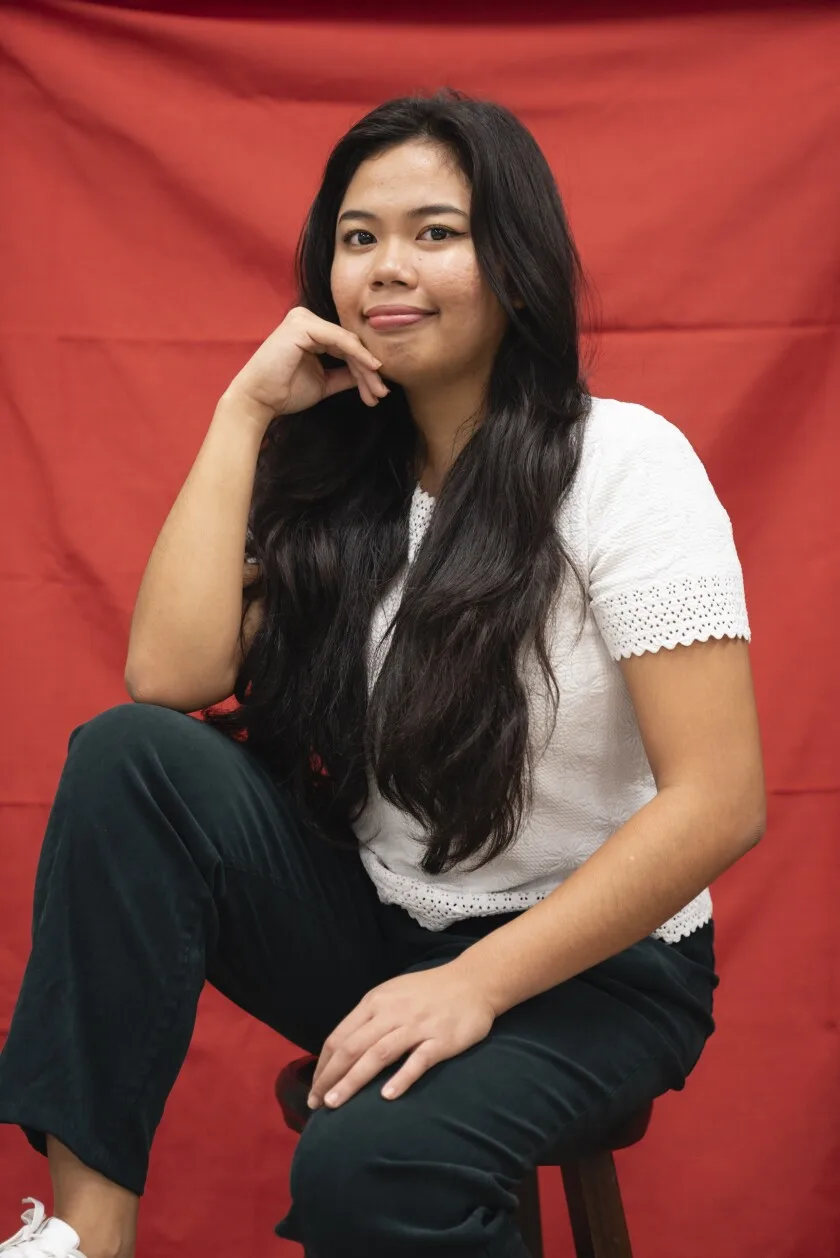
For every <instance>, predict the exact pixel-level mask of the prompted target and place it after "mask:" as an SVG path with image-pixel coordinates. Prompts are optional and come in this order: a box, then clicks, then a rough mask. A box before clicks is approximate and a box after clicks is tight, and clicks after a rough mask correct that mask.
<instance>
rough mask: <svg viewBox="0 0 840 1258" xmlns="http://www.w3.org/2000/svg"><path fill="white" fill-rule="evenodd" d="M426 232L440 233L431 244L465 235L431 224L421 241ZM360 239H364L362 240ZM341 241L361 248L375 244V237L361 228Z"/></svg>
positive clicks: (347, 233)
mask: <svg viewBox="0 0 840 1258" xmlns="http://www.w3.org/2000/svg"><path fill="white" fill-rule="evenodd" d="M427 232H440V233H441V234H440V235H438V236H433V237H432V242H433V243H434V242H441V241H444V240H448V239H449V238H450V237H455V236H463V235H464V234H465V233H464V232H456V231H455V229H454V228H452V227H442V226H441V225H440V224H439V223H433V224H432V225H431V226H430V227H424V228H423V230H422V232H421V233H420V238H421V239H422V238H423V236H425V235H426V233H427ZM362 237H364V238H365V239H362ZM341 239H342V241H343V243H344V244H345V245H359V246H361V247H362V248H364V247H365V246H367V245H371V244H375V242H376V237H375V236H374V235H373V233H372V232H369V231H365V229H364V228H363V227H355V228H354V229H353V231H349V232H346V233H345V234H344V235H343V236H342V238H341Z"/></svg>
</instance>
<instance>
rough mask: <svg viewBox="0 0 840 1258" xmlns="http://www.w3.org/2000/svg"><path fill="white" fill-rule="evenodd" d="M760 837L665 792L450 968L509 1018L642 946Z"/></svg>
mask: <svg viewBox="0 0 840 1258" xmlns="http://www.w3.org/2000/svg"><path fill="white" fill-rule="evenodd" d="M760 837H761V828H760V826H759V824H758V823H757V822H756V823H755V824H753V823H752V822H751V821H747V820H745V819H744V818H742V817H736V818H733V816H732V815H730V813H729V812H727V811H726V810H725V809H723V808H717V809H716V808H715V806H714V805H710V804H709V803H707V802H706V800H705V799H702V800H701V799H700V798H698V796H697V794H696V793H695V792H693V791H690V790H688V789H685V790H683V789H681V788H679V787H672V788H670V789H666V790H663V791H660V793H659V794H658V795H656V797H655V798H654V799H653V800H651V802H650V803H649V804H646V805H645V806H644V807H643V808H641V809H640V810H639V811H638V812H637V813H635V814H634V816H633V817H631V818H630V820H629V821H627V822H626V823H625V824H624V825H623V826H621V827H620V828H619V829H618V830H616V832H615V833H614V834H613V835H612V836H611V837H610V838H609V839H608V840H607V841H606V843H604V844H603V846H602V847H600V848H599V849H598V851H597V852H595V854H594V855H593V856H591V857H590V858H589V860H587V861H586V862H585V864H583V865H582V866H581V867H580V868H579V869H577V870H576V871H575V873H574V874H572V875H571V877H570V878H568V879H567V880H566V882H564V883H562V884H561V885H560V886H559V887H557V888H556V889H555V890H554V891H553V892H551V894H550V895H548V896H547V897H546V898H545V899H544V900H542V901H541V902H540V903H539V904H536V905H534V906H533V908H530V909H528V910H527V911H526V912H524V913H522V914H521V915H520V916H519V917H518V918H517V919H516V920H514V921H513V922H509V923H508V924H507V925H505V926H502V927H500V928H499V929H498V930H495V931H493V932H492V933H491V934H490V935H486V936H485V937H484V938H483V939H481V940H479V941H478V942H477V943H475V944H473V945H472V947H470V948H468V949H467V950H466V951H465V952H464V953H462V954H461V956H460V957H459V958H458V959H457V960H456V961H454V962H452V964H453V965H455V966H456V967H457V968H458V969H459V970H461V971H462V972H463V973H465V974H469V975H470V977H471V979H472V980H473V981H474V982H476V983H478V984H479V985H480V986H481V987H482V989H483V990H484V991H485V993H486V995H487V997H488V999H489V1000H490V1002H491V1004H492V1005H493V1008H494V1009H495V1010H496V1013H497V1014H499V1013H503V1012H504V1011H505V1010H506V1009H510V1008H511V1007H512V1006H513V1005H517V1004H519V1003H520V1001H523V1000H527V999H528V998H529V997H530V996H535V995H537V994H538V993H539V992H543V991H547V990H548V988H550V987H554V986H556V985H557V984H558V983H563V982H565V980H566V979H568V978H572V977H573V976H574V975H575V974H580V973H581V972H582V971H583V970H587V969H589V968H590V967H591V966H593V965H597V964H598V963H599V962H601V961H604V960H606V959H607V957H611V956H615V955H616V953H618V952H621V951H623V949H625V948H629V947H630V946H631V945H632V944H634V943H637V942H638V941H639V940H640V939H644V938H645V937H646V936H647V935H649V934H651V932H652V931H654V930H656V929H657V927H659V926H661V925H662V923H663V922H666V921H667V920H668V918H669V917H672V916H673V915H674V914H675V913H676V912H678V911H679V910H680V909H681V908H683V907H684V906H685V905H686V904H688V903H689V902H690V901H691V900H692V899H693V898H694V897H695V896H696V895H699V893H700V892H701V891H702V890H703V888H704V887H706V886H708V885H709V883H711V882H712V881H714V879H715V878H716V877H718V876H719V875H720V874H722V873H723V872H724V870H726V869H728V868H729V866H730V865H733V864H734V863H735V862H736V861H737V860H738V859H739V858H740V857H741V856H743V855H744V854H745V853H746V852H747V851H748V850H749V849H750V848H751V847H752V846H754V844H755V843H756V842H757V841H758V839H759V838H760Z"/></svg>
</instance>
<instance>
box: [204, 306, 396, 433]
mask: <svg viewBox="0 0 840 1258" xmlns="http://www.w3.org/2000/svg"><path fill="white" fill-rule="evenodd" d="M324 353H328V354H332V355H333V356H334V357H336V358H343V359H344V361H345V363H346V366H344V367H336V368H335V369H333V370H325V369H324V367H323V366H322V364H321V362H320V361H319V359H318V357H317V355H318V354H324ZM381 366H382V363H381V362H380V361H379V359H378V358H375V357H374V356H373V354H371V352H370V350H368V349H366V348H365V346H364V345H363V344H362V342H361V341H360V339H359V337H358V336H357V335H356V333H355V332H349V331H348V330H347V328H342V327H340V326H339V324H337V323H329V322H328V321H327V320H326V319H321V318H319V316H318V315H316V314H313V313H312V311H311V310H307V309H306V308H305V307H303V306H295V308H294V309H293V310H290V311H289V313H288V314H287V315H286V317H285V319H284V320H283V322H282V323H281V324H280V325H279V326H278V327H276V328H275V329H274V331H273V332H272V333H271V334H270V335H269V336H268V337H267V338H266V339H265V340H264V341H263V343H262V345H261V346H260V347H259V349H258V350H257V351H256V353H255V354H254V355H253V357H252V358H250V359H249V360H248V362H247V363H246V364H245V366H244V367H243V368H242V370H241V371H240V372H239V373H238V374H237V375H236V376H235V377H234V378H233V380H232V381H231V382H230V384H229V385H228V387H227V389H226V390H225V396H226V397H227V398H231V397H233V398H236V399H237V400H238V401H242V402H244V403H245V404H246V405H247V406H248V407H249V408H251V410H252V411H253V412H254V413H255V414H256V415H258V416H259V417H260V419H261V420H263V421H264V422H265V425H266V427H267V426H268V424H269V423H270V422H271V420H272V419H273V418H274V417H275V416H276V415H293V414H295V413H296V412H297V411H305V410H308V409H309V407H310V406H315V405H316V404H317V403H318V402H321V401H323V399H324V398H326V397H331V396H332V394H333V393H340V392H342V391H343V390H344V389H353V388H358V390H359V394H360V395H361V398H362V401H363V402H364V403H365V404H366V405H367V406H376V405H377V403H378V402H379V400H380V398H383V397H385V396H386V394H387V393H388V389H387V388H386V386H385V384H384V383H383V381H382V377H381V376H380V375H379V371H378V369H379V368H380V367H381Z"/></svg>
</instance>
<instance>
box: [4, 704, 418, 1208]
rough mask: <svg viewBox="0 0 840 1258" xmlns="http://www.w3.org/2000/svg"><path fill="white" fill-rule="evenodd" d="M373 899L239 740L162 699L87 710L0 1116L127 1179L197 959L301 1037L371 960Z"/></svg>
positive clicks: (47, 864)
mask: <svg viewBox="0 0 840 1258" xmlns="http://www.w3.org/2000/svg"><path fill="white" fill-rule="evenodd" d="M391 911H392V912H395V911H396V910H391ZM387 912H388V910H386V909H385V908H384V906H381V905H379V902H378V900H377V897H376V894H375V891H374V889H373V887H372V885H371V883H370V881H369V879H368V878H367V876H366V874H365V873H364V870H363V868H362V866H361V863H360V861H359V859H358V855H357V853H356V852H354V851H350V850H348V851H340V850H338V849H336V848H335V847H333V846H330V845H328V844H326V843H324V842H323V841H322V840H318V839H316V838H314V837H313V836H312V835H310V834H308V833H306V832H305V831H304V830H303V828H302V827H301V826H300V824H299V822H298V820H297V818H296V817H295V815H294V813H293V812H292V810H291V808H290V806H289V803H288V800H287V798H286V797H285V795H284V793H283V792H282V790H281V789H280V788H279V787H278V785H277V784H276V783H275V782H274V781H273V779H272V778H271V777H270V775H269V774H268V773H267V772H266V770H265V769H264V768H263V767H262V766H261V765H260V764H259V762H258V761H257V760H256V758H255V757H254V756H253V755H252V754H250V753H249V752H248V751H247V749H246V748H245V747H244V746H243V745H241V744H238V743H235V742H232V741H231V740H229V739H226V738H225V737H224V736H222V735H221V734H220V733H218V731H216V730H212V729H210V728H209V727H207V726H205V725H203V724H202V723H201V722H199V721H197V720H196V719H194V718H191V717H188V716H185V715H183V714H181V713H177V712H173V711H171V710H169V709H165V708H159V707H154V706H149V705H133V704H125V705H122V706H120V707H117V708H113V709H110V710H109V711H106V712H104V713H102V714H100V715H99V716H97V717H95V718H94V719H93V720H91V721H88V722H87V723H86V724H85V725H83V726H80V727H79V728H78V729H77V730H75V731H74V732H73V734H72V735H71V738H70V748H69V752H68V756H67V761H66V763H65V766H64V770H63V772H62V775H61V780H60V783H59V787H58V791H57V794H56V797H55V801H54V804H53V807H52V810H51V813H50V817H49V822H48V825H47V829H46V834H45V837H44V843H43V847H42V851H41V856H40V861H39V866H38V871H37V877H36V887H35V903H34V913H33V929H32V951H31V955H30V958H29V962H28V964H27V967H26V971H25V975H24V979H23V984H22V988H21V991H20V995H19V998H18V1001H17V1005H16V1009H15V1012H14V1015H13V1018H12V1023H11V1027H10V1030H9V1035H8V1038H7V1041H6V1045H5V1047H4V1050H3V1052H2V1055H0V1122H7V1123H17V1124H19V1125H20V1126H21V1127H22V1128H23V1129H24V1131H25V1132H26V1134H27V1136H28V1138H29V1140H30V1142H31V1143H32V1145H33V1146H34V1147H35V1148H36V1149H38V1150H39V1151H41V1152H44V1150H45V1143H46V1142H45V1135H46V1133H50V1134H52V1135H54V1136H56V1137H57V1138H58V1139H59V1140H60V1141H61V1142H62V1143H63V1144H65V1145H67V1147H68V1148H70V1149H71V1151H72V1152H74V1153H75V1154H76V1156H77V1157H79V1158H80V1159H81V1160H82V1161H83V1162H85V1163H86V1164H87V1165H89V1166H91V1167H93V1168H94V1169H96V1170H98V1171H100V1172H101V1173H102V1174H103V1175H105V1176H107V1177H108V1178H109V1179H111V1180H114V1181H115V1182H117V1183H119V1184H122V1185H123V1186H125V1187H127V1188H129V1189H131V1190H132V1191H134V1192H137V1193H142V1191H143V1188H144V1185H145V1179H146V1172H147V1166H148V1157H149V1149H150V1146H151V1142H152V1138H153V1136H154V1132H155V1130H156V1128H157V1125H158V1122H159V1120H160V1117H161V1114H162V1111H163V1107H164V1104H165V1101H166V1098H167V1096H168V1094H169V1092H170V1090H171V1087H172V1085H173V1083H174V1081H175V1078H176V1076H177V1074H178V1071H179V1070H180V1067H181V1065H182V1063H183V1060H184V1057H185V1055H186V1052H187V1049H188V1046H189V1042H190V1038H191V1035H192V1031H193V1026H194V1022H195V1016H196V1007H197V1002H198V998H199V994H200V992H201V989H202V986H203V984H204V981H205V978H207V979H209V980H210V981H211V982H212V983H214V985H216V986H217V987H219V988H220V989H221V990H222V991H223V992H225V993H226V994H227V995H228V996H230V997H231V998H232V999H233V1000H235V1001H236V1002H237V1003H238V1004H239V1005H241V1006H242V1007H243V1008H245V1009H247V1010H248V1011H249V1012H250V1013H252V1014H254V1015H255V1016H256V1017H258V1018H261V1019H262V1020H263V1021H265V1022H267V1023H269V1025H271V1026H273V1027H274V1028H275V1029H276V1030H277V1031H278V1032H280V1033H281V1034H283V1035H284V1036H286V1037H287V1038H288V1039H290V1040H292V1041H293V1042H295V1043H297V1044H300V1045H301V1046H302V1047H304V1048H306V1049H307V1050H309V1051H318V1049H319V1047H320V1044H321V1043H322V1042H323V1039H324V1038H325V1037H326V1035H327V1034H329V1031H330V1030H331V1029H332V1028H333V1027H334V1026H335V1025H336V1024H337V1023H338V1022H339V1021H340V1020H341V1019H342V1018H343V1017H344V1016H345V1015H346V1014H347V1013H348V1012H349V1010H350V1009H352V1008H353V1006H354V1005H355V1004H356V1003H357V1002H358V1001H359V1000H360V999H361V998H362V996H363V995H364V994H365V992H366V991H368V990H369V989H370V987H372V986H374V985H375V984H376V983H377V982H380V981H382V980H383V979H384V978H385V977H387V976H388V973H389V972H390V971H389V970H388V968H387V967H388V964H389V962H390V961H391V960H392V956H391V954H390V952H389V949H388V947H387V946H383V942H382V933H381V932H382V919H383V915H384V916H387Z"/></svg>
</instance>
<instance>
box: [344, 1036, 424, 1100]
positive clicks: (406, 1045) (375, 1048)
mask: <svg viewBox="0 0 840 1258" xmlns="http://www.w3.org/2000/svg"><path fill="white" fill-rule="evenodd" d="M411 1047H412V1038H411V1035H410V1033H409V1032H408V1031H407V1030H406V1028H405V1027H398V1028H397V1029H396V1030H395V1031H390V1032H389V1033H388V1034H387V1035H384V1036H382V1037H381V1038H380V1039H377V1041H376V1043H374V1044H372V1045H371V1046H370V1048H369V1049H368V1050H367V1051H366V1052H364V1053H362V1055H361V1057H360V1058H359V1059H358V1061H357V1062H355V1064H354V1065H353V1066H351V1067H350V1069H349V1070H348V1071H346V1073H344V1074H343V1075H342V1077H341V1078H340V1079H339V1080H338V1081H337V1082H336V1083H334V1084H333V1085H332V1086H331V1087H330V1088H329V1090H327V1089H324V1104H325V1105H327V1106H329V1108H330V1109H337V1108H338V1106H339V1105H343V1104H344V1102H345V1101H349V1099H350V1097H351V1096H355V1094H356V1093H357V1092H358V1091H359V1089H360V1088H363V1087H364V1086H365V1085H366V1084H368V1083H370V1081H371V1079H375V1078H376V1076H377V1075H378V1074H381V1073H382V1071H383V1070H384V1069H385V1067H386V1066H390V1065H391V1063H392V1062H395V1061H398V1060H399V1058H400V1057H402V1056H403V1055H404V1054H405V1053H406V1052H408V1050H409V1049H410V1048H411ZM322 1086H323V1085H322Z"/></svg>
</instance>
